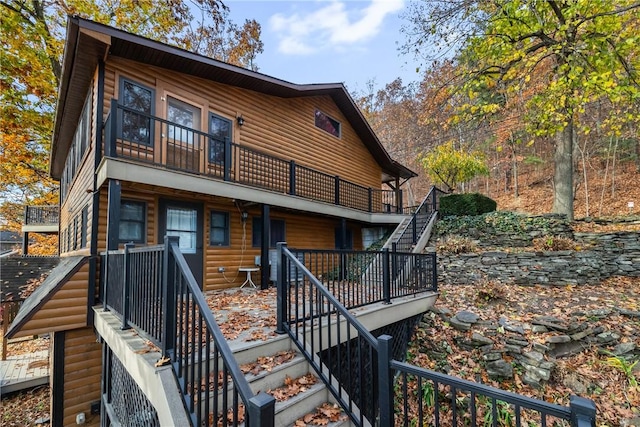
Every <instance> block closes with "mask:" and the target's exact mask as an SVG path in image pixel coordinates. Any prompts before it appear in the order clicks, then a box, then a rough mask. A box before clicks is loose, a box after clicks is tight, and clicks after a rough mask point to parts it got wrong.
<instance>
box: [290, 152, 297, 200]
mask: <svg viewBox="0 0 640 427" xmlns="http://www.w3.org/2000/svg"><path fill="white" fill-rule="evenodd" d="M289 194H290V195H292V196H295V195H296V162H295V160H291V161H290V162H289Z"/></svg>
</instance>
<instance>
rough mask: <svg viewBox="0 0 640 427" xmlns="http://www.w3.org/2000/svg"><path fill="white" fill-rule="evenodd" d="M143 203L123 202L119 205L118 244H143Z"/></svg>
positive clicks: (144, 228) (144, 225)
mask: <svg viewBox="0 0 640 427" xmlns="http://www.w3.org/2000/svg"><path fill="white" fill-rule="evenodd" d="M145 208H146V205H145V203H144V202H134V201H131V200H123V201H122V202H121V203H120V227H119V234H120V237H119V239H120V242H124V243H128V242H133V243H144V242H145V231H146V228H147V227H146V221H145V219H146V215H145V214H146V212H145V211H146V209H145Z"/></svg>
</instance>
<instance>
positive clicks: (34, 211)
mask: <svg viewBox="0 0 640 427" xmlns="http://www.w3.org/2000/svg"><path fill="white" fill-rule="evenodd" d="M59 218H60V209H59V208H58V206H25V208H24V224H25V225H36V224H37V225H58V219H59Z"/></svg>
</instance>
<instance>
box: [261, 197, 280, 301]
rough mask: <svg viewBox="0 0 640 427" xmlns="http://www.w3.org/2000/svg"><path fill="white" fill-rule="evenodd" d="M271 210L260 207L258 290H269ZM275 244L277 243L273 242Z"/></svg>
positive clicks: (264, 205)
mask: <svg viewBox="0 0 640 427" xmlns="http://www.w3.org/2000/svg"><path fill="white" fill-rule="evenodd" d="M270 212H271V209H270V207H269V205H267V204H263V205H262V244H261V245H260V289H263V290H264V289H268V288H269V270H270V269H271V266H270V265H269V246H270V245H271V213H270ZM274 243H277V242H274Z"/></svg>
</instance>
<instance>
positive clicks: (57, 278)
mask: <svg viewBox="0 0 640 427" xmlns="http://www.w3.org/2000/svg"><path fill="white" fill-rule="evenodd" d="M89 259H90V257H87V256H72V257H64V258H62V259H61V260H60V263H59V264H58V266H57V267H56V268H54V269H53V270H51V273H49V276H47V278H46V279H45V280H44V282H42V284H41V285H40V286H39V287H38V289H36V290H35V291H34V292H33V293H32V294H31V295H29V298H27V299H26V300H25V301H24V303H22V305H21V306H20V310H19V311H18V314H17V315H16V318H15V319H14V321H13V323H12V324H11V327H10V328H9V330H8V331H7V334H6V337H7V338H11V337H12V336H13V335H14V334H16V333H18V332H19V331H20V328H22V326H23V325H24V324H25V323H27V322H28V321H29V319H31V317H32V316H33V315H34V314H35V313H36V312H37V311H38V310H39V309H40V307H42V306H43V305H44V304H45V303H46V302H47V301H49V300H50V299H51V297H52V296H53V295H54V294H55V293H56V292H57V291H58V289H60V288H61V287H62V286H63V285H64V284H65V283H66V282H67V281H68V280H69V279H70V278H71V277H72V276H73V275H74V274H75V273H76V272H77V271H78V270H79V269H80V267H82V266H83V265H84V264H85V263H86V262H87V261H89Z"/></svg>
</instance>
